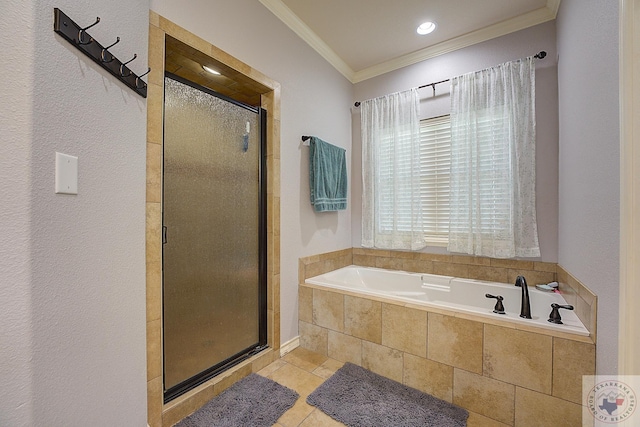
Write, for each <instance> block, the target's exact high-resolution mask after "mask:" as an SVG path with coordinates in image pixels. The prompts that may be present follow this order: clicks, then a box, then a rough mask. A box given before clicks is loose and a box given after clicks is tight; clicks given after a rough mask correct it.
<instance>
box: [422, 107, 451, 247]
mask: <svg viewBox="0 0 640 427" xmlns="http://www.w3.org/2000/svg"><path fill="white" fill-rule="evenodd" d="M450 166H451V123H450V120H449V116H448V115H447V116H443V117H436V118H433V119H426V120H422V121H420V171H421V181H420V184H421V185H420V191H421V201H422V209H423V224H424V234H425V239H426V241H427V243H431V244H446V243H447V241H448V234H449V175H450Z"/></svg>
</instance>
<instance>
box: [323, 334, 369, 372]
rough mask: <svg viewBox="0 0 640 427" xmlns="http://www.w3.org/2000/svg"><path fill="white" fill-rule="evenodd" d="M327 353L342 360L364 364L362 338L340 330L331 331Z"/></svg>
mask: <svg viewBox="0 0 640 427" xmlns="http://www.w3.org/2000/svg"><path fill="white" fill-rule="evenodd" d="M328 345H329V347H328V353H327V355H328V356H329V357H330V358H332V359H336V360H339V361H341V362H351V363H354V364H356V365H358V366H360V365H362V340H361V339H360V338H356V337H352V336H351V335H345V334H341V333H340V332H335V331H329V343H328Z"/></svg>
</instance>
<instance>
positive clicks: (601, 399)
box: [587, 380, 637, 424]
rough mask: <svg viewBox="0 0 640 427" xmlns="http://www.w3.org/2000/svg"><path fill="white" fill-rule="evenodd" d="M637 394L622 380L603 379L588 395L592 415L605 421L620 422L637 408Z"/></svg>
mask: <svg viewBox="0 0 640 427" xmlns="http://www.w3.org/2000/svg"><path fill="white" fill-rule="evenodd" d="M636 404H637V402H636V394H635V392H634V391H633V389H632V388H631V387H629V386H628V385H627V384H625V383H623V382H621V381H613V380H611V381H602V382H599V383H598V384H596V385H595V386H594V387H593V388H592V389H591V390H590V391H589V394H588V395H587V405H588V407H589V412H591V415H593V417H594V418H595V419H597V420H599V421H602V422H604V423H610V424H613V423H619V422H621V421H624V420H627V419H628V418H629V417H630V416H631V415H632V414H633V412H634V411H635V409H636Z"/></svg>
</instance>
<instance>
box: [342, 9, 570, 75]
mask: <svg viewBox="0 0 640 427" xmlns="http://www.w3.org/2000/svg"><path fill="white" fill-rule="evenodd" d="M549 1H554V0H549ZM556 1H558V0H556ZM558 3H559V1H558ZM555 17H556V15H555V14H554V13H553V12H552V11H551V10H550V9H548V8H547V7H542V8H540V9H536V10H533V11H531V12H528V13H525V14H523V15H520V16H516V17H515V18H511V19H508V20H506V21H502V22H499V23H497V24H494V25H491V26H489V27H485V28H482V29H480V30H476V31H472V32H470V33H467V34H464V35H462V36H460V37H455V38H453V39H449V40H447V41H444V42H442V43H438V44H437V45H434V46H431V47H427V48H425V49H421V50H418V51H416V52H413V53H410V54H408V55H404V56H401V57H399V58H395V59H392V60H391V61H387V62H382V63H380V64H377V65H374V66H372V67H369V68H365V69H363V70H360V71H357V72H356V73H355V76H354V78H353V80H352V82H353V83H359V82H362V81H364V80H367V79H370V78H373V77H376V76H379V75H382V74H385V73H388V72H390V71H394V70H397V69H400V68H403V67H406V66H409V65H412V64H416V63H418V62H421V61H424V60H427V59H431V58H434V57H436V56H440V55H444V54H445V53H450V52H453V51H456V50H458V49H462V48H465V47H468V46H472V45H475V44H478V43H481V42H484V41H487V40H491V39H494V38H496V37H500V36H504V35H507V34H510V33H513V32H516V31H519V30H523V29H525V28H528V27H533V26H534V25H538V24H542V23H544V22H547V21H551V20H553V19H555Z"/></svg>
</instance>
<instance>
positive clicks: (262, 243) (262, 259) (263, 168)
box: [161, 71, 268, 404]
mask: <svg viewBox="0 0 640 427" xmlns="http://www.w3.org/2000/svg"><path fill="white" fill-rule="evenodd" d="M165 77H168V78H170V79H172V80H175V81H177V82H180V83H182V84H185V85H187V86H190V87H192V88H194V89H196V90H199V91H201V92H204V93H206V94H208V95H211V96H214V97H216V98H218V99H221V100H223V101H226V102H229V103H231V104H234V105H236V106H238V107H241V108H244V109H247V110H249V111H251V112H254V113H256V114H257V115H258V121H259V123H260V144H259V150H260V154H259V162H258V169H259V170H258V180H259V184H258V186H259V190H258V212H259V218H258V233H259V236H258V246H259V249H258V287H259V289H258V307H259V309H258V319H257V320H258V343H257V344H256V345H252V346H250V347H248V348H246V349H244V350H243V351H241V352H239V353H236V354H235V355H232V356H230V357H228V358H227V359H225V360H223V361H222V362H220V363H217V364H216V365H213V366H211V367H210V368H208V369H206V370H204V371H202V372H200V373H198V374H196V375H194V376H192V377H190V378H188V379H186V380H184V381H182V382H180V383H178V384H176V385H175V386H173V387H171V388H169V389H166V388H165V387H164V376H165V367H166V365H165V363H164V339H163V351H162V355H163V356H162V357H163V368H162V377H163V400H164V403H165V404H166V403H168V402H170V401H172V400H173V399H175V398H177V397H179V396H181V395H183V394H184V393H186V392H188V391H190V390H192V389H194V388H196V387H198V386H199V385H201V384H203V383H205V382H207V381H209V380H210V379H212V378H214V377H215V376H216V375H218V374H220V373H222V372H224V371H226V370H227V369H229V368H231V367H233V366H235V365H237V364H238V363H240V362H242V361H244V360H246V359H248V358H250V357H252V356H253V355H255V354H258V353H260V352H261V351H262V350H264V349H266V348H267V347H268V339H267V338H268V337H267V324H268V319H267V309H268V307H267V254H268V248H267V156H266V153H267V110H265V109H264V108H261V107H254V106H251V105H247V104H244V103H242V102H240V101H237V100H235V99H233V98H229V97H227V96H225V95H222V94H220V93H217V92H215V91H213V90H211V89H209V88H207V87H204V86H201V85H199V84H197V83H194V82H192V81H190V80H187V79H185V78H182V77H180V76H177V75H175V74H173V73H170V72H168V71H165ZM163 110H164V100H163ZM163 116H164V114H163ZM163 122H164V120H163ZM163 124H164V123H163ZM163 140H164V135H163ZM164 149H165V148H164V143H163V144H162V151H163V153H164ZM163 159H164V154H163ZM162 170H163V173H162V199H163V200H164V179H165V178H164V177H165V174H164V160H163V162H162ZM161 221H162V224H163V245H162V256H161V264H162V277H163V279H162V286H163V288H164V243H165V234H164V231H165V228H164V204H163V205H162V213H161ZM163 294H164V292H163ZM163 307H164V299H163ZM163 322H164V316H163ZM162 329H163V332H162V334H163V335H164V327H163V328H162Z"/></svg>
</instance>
